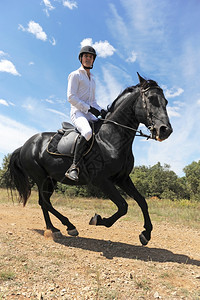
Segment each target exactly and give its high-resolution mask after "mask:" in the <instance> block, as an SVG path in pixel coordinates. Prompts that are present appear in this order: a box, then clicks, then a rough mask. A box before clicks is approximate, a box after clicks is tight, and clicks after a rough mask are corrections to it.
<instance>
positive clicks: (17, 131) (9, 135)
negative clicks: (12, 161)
mask: <svg viewBox="0 0 200 300" xmlns="http://www.w3.org/2000/svg"><path fill="white" fill-rule="evenodd" d="M36 132H37V130H36V129H34V128H30V127H28V126H25V125H24V124H22V123H19V122H16V121H14V120H12V119H10V118H8V117H5V116H4V115H0V152H3V153H5V155H6V154H8V153H11V152H12V151H14V150H15V149H16V148H18V147H20V146H22V145H23V144H24V143H25V141H26V140H27V139H28V138H30V137H31V136H32V135H34V134H35V133H36ZM8 141H12V142H10V143H8Z"/></svg>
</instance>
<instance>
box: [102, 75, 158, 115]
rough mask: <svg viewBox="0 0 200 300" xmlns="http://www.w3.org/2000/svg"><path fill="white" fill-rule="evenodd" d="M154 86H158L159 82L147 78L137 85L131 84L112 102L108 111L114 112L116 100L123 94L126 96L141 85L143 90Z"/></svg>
mask: <svg viewBox="0 0 200 300" xmlns="http://www.w3.org/2000/svg"><path fill="white" fill-rule="evenodd" d="M154 86H158V84H157V82H156V81H154V80H151V79H146V80H144V81H143V82H142V83H138V84H137V85H135V86H129V87H127V88H126V89H125V90H124V91H123V92H121V93H120V94H119V95H118V96H117V98H116V99H115V100H114V101H113V103H111V104H110V105H109V106H108V108H107V111H108V112H112V111H113V109H114V107H115V104H116V102H117V101H118V100H119V98H121V97H122V96H124V95H125V94H128V93H132V92H133V91H134V89H135V88H137V87H141V88H142V89H143V90H145V89H147V88H148V87H154Z"/></svg>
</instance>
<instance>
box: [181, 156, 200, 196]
mask: <svg viewBox="0 0 200 300" xmlns="http://www.w3.org/2000/svg"><path fill="white" fill-rule="evenodd" d="M183 171H184V173H185V177H186V185H187V188H188V191H189V193H190V198H191V199H192V200H197V201H200V160H199V161H198V162H196V161H193V162H192V163H191V164H190V165H188V166H186V167H185V168H184V169H183Z"/></svg>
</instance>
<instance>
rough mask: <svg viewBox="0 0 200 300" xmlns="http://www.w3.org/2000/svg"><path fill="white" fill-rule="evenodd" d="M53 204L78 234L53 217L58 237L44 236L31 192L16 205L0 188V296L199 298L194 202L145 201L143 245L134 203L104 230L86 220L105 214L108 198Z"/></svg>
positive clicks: (198, 214)
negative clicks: (148, 233)
mask: <svg viewBox="0 0 200 300" xmlns="http://www.w3.org/2000/svg"><path fill="white" fill-rule="evenodd" d="M52 203H53V205H54V206H55V208H56V209H58V210H59V211H60V212H61V213H63V214H64V215H65V216H67V217H68V218H69V219H70V220H71V221H72V223H73V224H74V225H76V227H77V229H78V231H79V237H70V236H68V235H67V232H66V230H65V228H64V226H63V225H62V224H60V223H59V221H58V220H57V219H55V218H54V217H52V220H53V223H54V225H55V226H56V227H58V228H60V230H61V232H62V235H63V236H62V237H61V238H56V237H54V238H53V237H52V236H51V235H48V234H46V236H45V237H44V232H45V228H44V220H43V215H42V211H41V209H40V207H39V205H38V204H37V194H36V193H35V192H33V193H32V196H31V199H30V201H29V202H28V204H27V206H26V207H25V208H23V206H22V204H19V203H18V202H17V201H15V202H14V203H13V202H12V200H11V198H10V197H9V198H8V195H7V192H6V191H5V190H0V257H1V260H0V299H9V300H10V299H11V300H12V299H20V300H21V299H40V300H42V299H45V300H47V299H48V300H49V299H120V300H121V299H124V300H125V299H170V300H171V299H195V300H197V299H200V204H198V203H189V202H188V201H180V202H171V201H167V200H159V199H149V200H148V204H149V210H150V215H151V218H152V222H153V226H154V230H153V234H152V239H151V241H150V242H149V244H148V245H147V246H145V247H144V246H141V244H140V242H139V238H138V235H139V234H140V232H141V231H142V230H143V218H142V215H141V212H140V209H139V207H138V206H137V205H136V204H135V203H134V201H131V200H128V204H129V212H128V214H127V215H126V216H124V217H122V218H121V219H120V220H119V221H118V222H117V223H115V224H114V225H113V226H112V227H111V228H109V229H108V228H104V227H95V226H90V225H89V220H90V218H91V217H92V216H93V215H94V213H95V212H97V213H99V214H101V215H102V216H109V215H111V214H112V213H113V212H114V211H115V210H116V209H115V206H114V205H113V204H112V203H111V202H110V201H107V200H99V199H83V198H74V199H68V198H66V197H64V196H61V195H54V196H53V197H52Z"/></svg>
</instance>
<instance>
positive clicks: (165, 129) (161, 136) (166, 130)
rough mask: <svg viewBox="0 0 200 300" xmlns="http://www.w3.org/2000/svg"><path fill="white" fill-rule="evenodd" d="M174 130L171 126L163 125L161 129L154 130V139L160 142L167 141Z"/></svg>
mask: <svg viewBox="0 0 200 300" xmlns="http://www.w3.org/2000/svg"><path fill="white" fill-rule="evenodd" d="M172 131H173V129H172V127H171V125H169V126H166V125H161V126H160V127H159V128H154V129H153V132H152V137H153V138H154V139H156V140H157V141H159V142H162V141H164V140H166V139H167V138H168V137H169V136H170V134H171V133H172Z"/></svg>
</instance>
